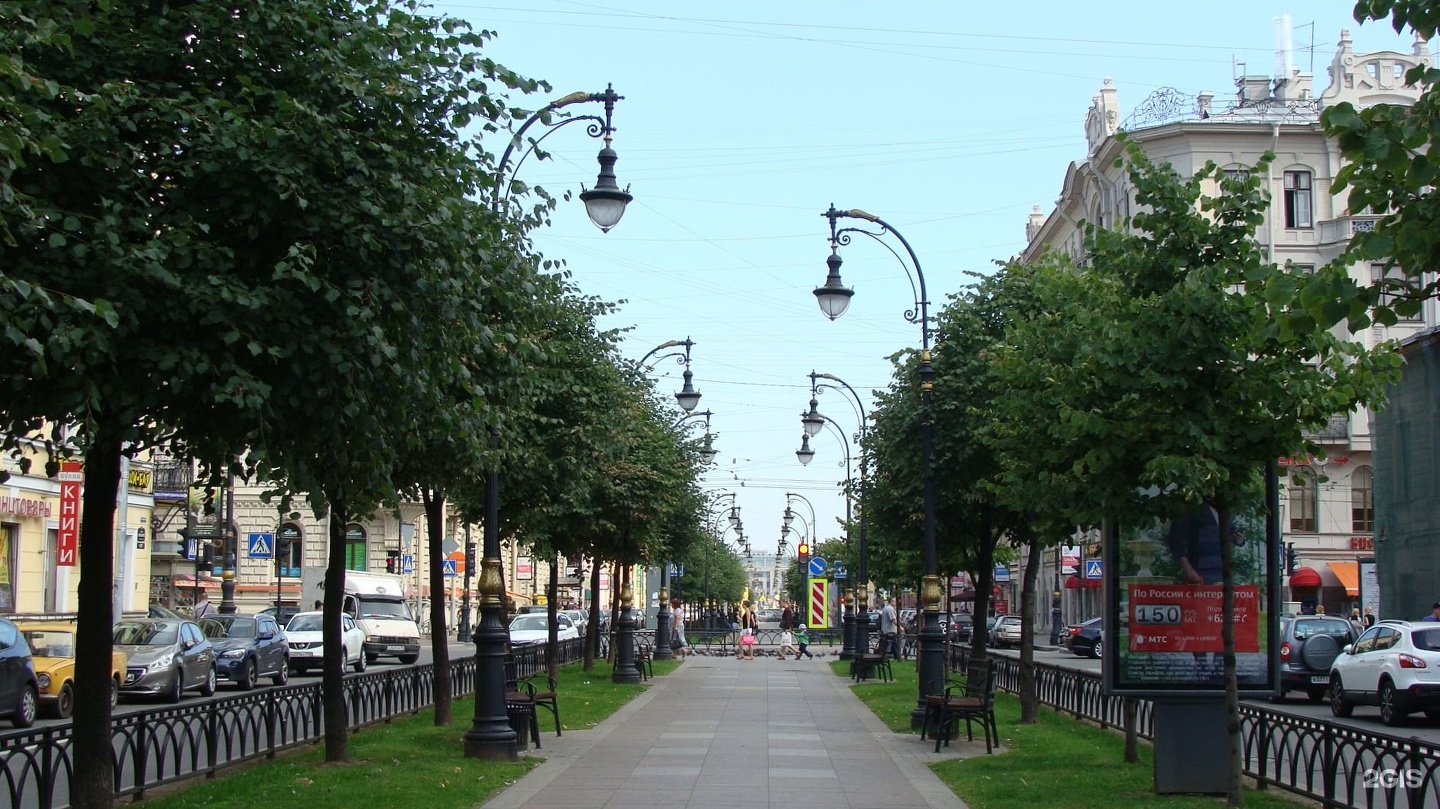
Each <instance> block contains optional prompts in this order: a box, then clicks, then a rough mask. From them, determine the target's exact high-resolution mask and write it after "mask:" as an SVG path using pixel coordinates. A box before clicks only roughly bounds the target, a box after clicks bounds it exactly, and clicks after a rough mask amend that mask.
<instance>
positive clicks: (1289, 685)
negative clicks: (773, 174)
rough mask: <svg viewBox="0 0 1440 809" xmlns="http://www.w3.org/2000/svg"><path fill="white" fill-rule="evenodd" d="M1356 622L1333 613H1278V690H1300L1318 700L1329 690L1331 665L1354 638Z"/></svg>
mask: <svg viewBox="0 0 1440 809" xmlns="http://www.w3.org/2000/svg"><path fill="white" fill-rule="evenodd" d="M1357 634H1358V633H1357V632H1356V631H1355V625H1354V624H1352V623H1350V622H1349V621H1347V620H1345V619H1344V618H1340V617H1336V616H1325V615H1282V616H1280V693H1279V694H1277V695H1276V696H1275V701H1277V702H1278V701H1280V700H1283V699H1285V695H1286V694H1287V693H1289V692H1291V691H1303V692H1304V693H1305V695H1306V696H1308V697H1309V698H1310V701H1311V702H1321V701H1323V700H1324V699H1325V696H1326V694H1328V693H1329V691H1330V666H1331V664H1332V663H1334V662H1335V658H1336V657H1337V656H1338V655H1339V654H1340V650H1341V649H1342V648H1344V647H1345V646H1348V645H1349V644H1352V643H1354V642H1355V638H1356V636H1357Z"/></svg>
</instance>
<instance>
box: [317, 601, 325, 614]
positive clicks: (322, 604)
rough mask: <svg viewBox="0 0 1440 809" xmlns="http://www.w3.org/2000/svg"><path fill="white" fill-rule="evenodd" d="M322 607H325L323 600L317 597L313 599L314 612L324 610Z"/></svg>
mask: <svg viewBox="0 0 1440 809" xmlns="http://www.w3.org/2000/svg"><path fill="white" fill-rule="evenodd" d="M324 609H325V602H324V601H321V600H320V599H318V598H317V599H315V611H316V612H320V611H321V610H324Z"/></svg>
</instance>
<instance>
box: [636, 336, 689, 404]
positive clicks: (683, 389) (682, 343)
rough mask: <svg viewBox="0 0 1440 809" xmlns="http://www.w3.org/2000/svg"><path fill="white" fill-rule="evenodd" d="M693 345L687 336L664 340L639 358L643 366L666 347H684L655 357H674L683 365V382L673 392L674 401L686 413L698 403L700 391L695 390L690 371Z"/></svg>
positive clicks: (659, 358)
mask: <svg viewBox="0 0 1440 809" xmlns="http://www.w3.org/2000/svg"><path fill="white" fill-rule="evenodd" d="M694 346H695V341H694V340H691V339H690V338H689V337H686V338H685V339H684V340H666V341H665V342H663V343H661V344H660V345H658V346H655V347H654V348H652V349H650V350H649V351H648V352H646V353H645V356H643V357H641V358H640V366H641V367H642V368H643V367H644V366H645V363H646V361H647V360H649V359H650V358H651V357H654V356H655V355H656V354H659V353H660V352H661V351H664V350H665V349H667V348H677V347H683V348H684V349H685V350H684V351H683V352H682V351H674V352H671V353H669V354H661V355H660V356H659V357H657V358H656V362H659V361H660V360H663V359H666V358H667V357H674V358H675V361H676V362H678V363H680V364H681V365H683V366H685V376H684V379H685V383H684V384H683V385H681V386H680V390H678V391H676V392H675V401H676V402H677V403H678V404H679V405H680V409H681V410H684V411H685V412H686V413H689V412H692V411H693V410H695V408H696V407H698V406H699V405H700V391H698V390H695V386H694V384H693V382H694V379H695V375H694V374H692V373H690V349H691V348H693V347H694Z"/></svg>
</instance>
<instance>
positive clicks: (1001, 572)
mask: <svg viewBox="0 0 1440 809" xmlns="http://www.w3.org/2000/svg"><path fill="white" fill-rule="evenodd" d="M995 581H1010V566H1009V565H996V566H995Z"/></svg>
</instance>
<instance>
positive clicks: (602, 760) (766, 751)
mask: <svg viewBox="0 0 1440 809" xmlns="http://www.w3.org/2000/svg"><path fill="white" fill-rule="evenodd" d="M650 682H651V687H650V688H649V689H648V690H647V691H646V692H645V693H643V694H641V695H640V696H639V697H637V698H636V699H635V700H633V701H632V702H630V703H628V704H627V705H625V706H624V707H623V708H621V709H620V710H619V711H617V712H616V713H615V714H614V715H613V716H611V717H610V718H609V719H607V720H605V721H604V722H603V723H601V724H600V726H599V727H596V728H594V729H592V730H582V731H566V733H565V735H564V736H562V737H559V738H556V737H555V735H554V734H553V733H543V732H542V734H541V741H542V743H543V744H544V749H542V750H540V751H538V752H536V751H532V754H534V755H539V756H542V757H544V758H546V761H545V763H543V764H541V765H540V766H539V767H537V768H535V769H534V770H532V771H531V772H530V773H529V774H528V775H526V776H525V777H524V778H522V779H521V780H520V781H518V782H516V783H515V784H514V785H512V786H511V787H510V788H509V789H507V790H505V791H504V792H501V793H499V794H498V795H496V796H495V797H494V798H493V799H491V800H490V801H489V802H487V803H485V804H484V807H485V809H561V808H562V807H575V808H576V809H592V808H593V807H614V808H615V809H620V808H621V807H647V806H667V807H696V808H700V807H736V808H737V809H739V808H740V807H744V808H745V809H757V807H777V809H781V808H783V809H795V807H806V806H813V807H820V806H824V807H828V808H829V809H874V808H875V807H887V809H888V808H890V807H893V808H894V809H931V808H935V809H939V808H943V809H964V807H965V804H964V803H962V802H961V801H960V800H959V799H958V798H956V797H955V796H954V795H953V794H952V793H951V792H950V790H949V788H947V787H946V786H945V785H944V784H942V783H941V782H940V779H938V778H936V777H935V775H934V774H933V773H931V772H930V770H929V768H927V767H926V766H925V765H927V764H929V763H931V762H934V761H939V760H943V759H948V758H959V757H964V756H970V755H975V754H976V753H977V748H978V753H979V755H984V754H985V746H984V744H983V743H978V742H977V743H973V744H972V743H967V742H965V741H964V740H963V738H962V739H961V740H957V741H955V742H953V743H952V744H951V747H950V748H949V749H948V750H946V751H944V752H941V753H940V754H938V755H937V754H935V753H933V752H932V751H933V750H934V745H933V744H928V743H926V742H922V741H920V739H919V738H918V737H917V736H914V735H904V734H896V733H892V732H890V730H889V729H887V728H886V727H885V726H884V725H883V724H882V723H881V722H880V720H879V719H878V718H876V717H875V715H874V714H872V713H870V710H869V709H868V708H866V707H865V705H864V704H863V703H862V702H860V700H859V699H858V698H856V697H855V695H854V694H852V693H851V692H850V689H849V688H848V682H849V681H847V680H846V679H844V678H842V677H836V676H835V675H834V674H833V673H832V672H831V671H830V669H829V667H828V666H827V665H826V664H825V663H822V662H821V661H820V660H806V661H795V660H786V661H781V660H777V659H775V658H773V657H761V658H757V659H756V660H754V661H740V660H736V659H734V658H729V657H700V656H692V657H689V658H687V659H686V660H685V661H684V662H683V663H682V664H681V665H680V667H679V669H677V670H676V671H675V672H674V673H673V674H669V675H667V676H665V677H660V678H657V679H654V680H651V681H650ZM561 712H562V714H563V712H564V696H563V695H562V696H561ZM542 724H543V723H542Z"/></svg>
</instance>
